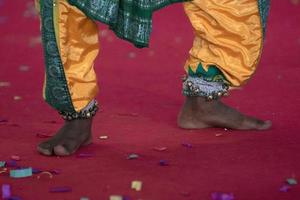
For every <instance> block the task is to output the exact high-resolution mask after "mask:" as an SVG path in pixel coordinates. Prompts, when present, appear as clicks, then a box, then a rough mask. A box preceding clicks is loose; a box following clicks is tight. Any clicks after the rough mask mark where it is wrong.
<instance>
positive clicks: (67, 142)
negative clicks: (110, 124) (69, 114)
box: [37, 118, 92, 156]
mask: <svg viewBox="0 0 300 200" xmlns="http://www.w3.org/2000/svg"><path fill="white" fill-rule="evenodd" d="M91 128H92V118H90V119H76V120H72V121H65V123H64V125H63V127H62V128H61V129H60V130H59V131H58V132H57V133H56V135H54V136H53V137H52V138H50V139H49V140H47V141H44V142H42V143H40V144H39V145H38V146H37V150H38V152H40V153H41V154H43V155H46V156H51V155H57V156H69V155H71V154H73V153H75V152H76V151H77V150H78V149H79V147H81V146H84V145H87V144H90V143H91V142H92V134H91Z"/></svg>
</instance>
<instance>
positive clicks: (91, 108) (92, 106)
mask: <svg viewBox="0 0 300 200" xmlns="http://www.w3.org/2000/svg"><path fill="white" fill-rule="evenodd" d="M97 111H98V102H97V101H96V100H93V101H91V102H90V103H89V104H88V105H87V106H86V107H85V108H84V109H83V110H81V111H80V112H75V113H70V112H59V114H60V115H61V116H62V118H63V119H64V120H68V121H71V120H74V119H89V118H91V117H93V116H95V115H96V113H97Z"/></svg>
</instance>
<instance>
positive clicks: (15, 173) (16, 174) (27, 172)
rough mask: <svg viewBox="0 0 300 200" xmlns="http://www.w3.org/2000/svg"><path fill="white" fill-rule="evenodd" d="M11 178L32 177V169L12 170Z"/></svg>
mask: <svg viewBox="0 0 300 200" xmlns="http://www.w3.org/2000/svg"><path fill="white" fill-rule="evenodd" d="M9 175H10V177H11V178H26V177H30V176H32V168H25V169H15V170H10V172H9Z"/></svg>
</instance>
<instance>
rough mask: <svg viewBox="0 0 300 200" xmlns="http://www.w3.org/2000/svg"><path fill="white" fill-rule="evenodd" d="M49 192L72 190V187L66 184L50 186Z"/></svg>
mask: <svg viewBox="0 0 300 200" xmlns="http://www.w3.org/2000/svg"><path fill="white" fill-rule="evenodd" d="M49 192H51V193H59V192H72V188H71V187H68V186H64V187H52V188H50V189H49Z"/></svg>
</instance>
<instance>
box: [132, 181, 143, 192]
mask: <svg viewBox="0 0 300 200" xmlns="http://www.w3.org/2000/svg"><path fill="white" fill-rule="evenodd" d="M142 186H143V183H142V182H141V181H132V182H131V189H133V190H135V191H141V190H142Z"/></svg>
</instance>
